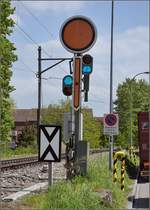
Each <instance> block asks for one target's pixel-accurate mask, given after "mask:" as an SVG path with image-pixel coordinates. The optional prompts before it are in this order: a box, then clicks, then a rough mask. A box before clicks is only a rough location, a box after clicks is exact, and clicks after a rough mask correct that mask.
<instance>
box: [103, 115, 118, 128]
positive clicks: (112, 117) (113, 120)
mask: <svg viewBox="0 0 150 210" xmlns="http://www.w3.org/2000/svg"><path fill="white" fill-rule="evenodd" d="M116 123H117V117H116V115H114V114H108V115H107V116H106V117H105V124H106V125H108V126H114V125H115V124H116Z"/></svg>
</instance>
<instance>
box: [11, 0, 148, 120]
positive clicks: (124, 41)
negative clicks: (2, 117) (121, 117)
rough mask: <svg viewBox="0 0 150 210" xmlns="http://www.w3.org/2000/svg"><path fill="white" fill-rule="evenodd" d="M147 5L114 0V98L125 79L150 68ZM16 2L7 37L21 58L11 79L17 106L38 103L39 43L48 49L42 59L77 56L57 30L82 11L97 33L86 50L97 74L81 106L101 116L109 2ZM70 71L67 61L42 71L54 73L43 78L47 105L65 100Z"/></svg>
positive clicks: (106, 82) (105, 103)
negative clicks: (65, 77) (62, 40)
mask: <svg viewBox="0 0 150 210" xmlns="http://www.w3.org/2000/svg"><path fill="white" fill-rule="evenodd" d="M148 4H149V2H148V1H123V0H122V1H115V6H114V60H113V100H115V98H116V89H117V86H118V84H119V83H122V82H123V81H124V80H125V78H127V77H129V78H132V77H133V76H134V75H135V74H137V73H139V72H143V71H149V65H148V64H149V48H148V47H149V22H148V21H149V10H148V8H149V5H148ZM12 6H15V7H16V11H15V14H14V15H13V19H14V20H15V21H16V23H17V26H15V28H14V31H13V34H12V35H11V37H9V38H10V40H11V41H12V42H14V44H15V46H16V48H17V51H16V54H17V55H18V61H17V62H15V63H14V65H13V68H12V69H13V77H12V81H11V83H12V84H13V85H14V86H15V88H16V90H15V91H14V92H13V93H12V94H11V96H12V98H13V99H14V101H15V103H16V106H17V108H34V107H37V78H36V76H35V73H36V72H37V70H38V69H37V66H38V63H37V48H38V45H40V46H42V49H43V50H44V52H42V57H44V58H47V57H48V55H49V56H51V57H72V56H73V54H72V53H69V52H68V51H66V49H64V48H63V46H62V45H61V42H60V40H59V30H60V27H61V25H62V24H63V22H64V21H65V20H66V19H67V18H69V17H71V16H74V15H84V16H86V17H89V18H90V19H91V20H92V21H93V22H94V23H95V25H96V27H97V32H98V34H97V42H96V43H95V45H94V47H93V48H92V49H91V50H89V51H88V53H89V54H91V55H92V56H93V58H94V64H93V73H92V74H91V76H90V91H89V102H87V103H83V104H84V105H86V106H89V107H90V108H92V109H93V112H94V115H95V116H103V115H104V113H108V112H109V85H110V77H109V75H110V23H111V1H66V2H65V1H12ZM20 27H21V28H20ZM21 29H23V30H24V32H25V33H26V35H25V34H24V33H23V32H22V30H21ZM28 36H30V39H29V38H28ZM31 39H32V40H33V41H31ZM33 42H34V43H33ZM46 53H47V54H48V55H47V54H46ZM52 64H53V63H52V62H48V61H46V62H43V64H42V68H43V69H44V68H45V67H48V66H50V65H52ZM34 72H35V73H34ZM66 74H69V65H68V62H65V63H63V64H61V65H59V66H57V67H55V68H53V69H51V70H49V71H48V72H47V73H45V74H43V77H45V78H46V77H54V78H51V79H49V80H43V81H42V84H43V87H42V104H43V106H47V105H48V104H50V103H59V101H60V100H61V99H64V100H65V99H66V97H65V96H64V95H63V93H62V80H61V79H62V78H63V77H64V76H65V75H66ZM56 78H57V79H56ZM138 78H139V79H140V78H143V79H146V80H147V81H148V76H147V75H141V76H139V77H137V79H138Z"/></svg>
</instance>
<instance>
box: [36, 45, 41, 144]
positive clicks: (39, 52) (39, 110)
mask: <svg viewBox="0 0 150 210" xmlns="http://www.w3.org/2000/svg"><path fill="white" fill-rule="evenodd" d="M40 116H41V46H39V47H38V109H37V143H38V144H39V137H40V136H39V135H40V133H39V125H40V122H41V119H40Z"/></svg>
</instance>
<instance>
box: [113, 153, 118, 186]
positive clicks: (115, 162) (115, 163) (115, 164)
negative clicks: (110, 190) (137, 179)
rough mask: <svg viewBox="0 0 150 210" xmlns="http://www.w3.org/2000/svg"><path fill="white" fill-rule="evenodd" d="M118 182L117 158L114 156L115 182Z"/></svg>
mask: <svg viewBox="0 0 150 210" xmlns="http://www.w3.org/2000/svg"><path fill="white" fill-rule="evenodd" d="M116 181H117V156H116V155H114V162H113V182H116Z"/></svg>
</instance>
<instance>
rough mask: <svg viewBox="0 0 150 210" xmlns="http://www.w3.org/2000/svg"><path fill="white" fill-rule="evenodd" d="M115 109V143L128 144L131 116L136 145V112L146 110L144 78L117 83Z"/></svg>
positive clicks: (146, 97)
mask: <svg viewBox="0 0 150 210" xmlns="http://www.w3.org/2000/svg"><path fill="white" fill-rule="evenodd" d="M114 104H115V111H116V112H117V113H118V114H119V131H120V134H119V136H118V137H117V138H116V141H115V142H116V144H120V145H122V146H126V147H127V146H128V145H129V144H130V129H131V124H130V120H131V117H132V136H133V143H134V145H137V144H138V142H137V139H138V134H137V129H138V128H137V113H138V112H140V111H148V106H149V86H148V84H147V82H146V81H145V80H138V81H136V80H130V79H128V78H127V79H126V81H125V82H123V83H122V84H119V86H118V89H117V100H116V101H115V102H114Z"/></svg>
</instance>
